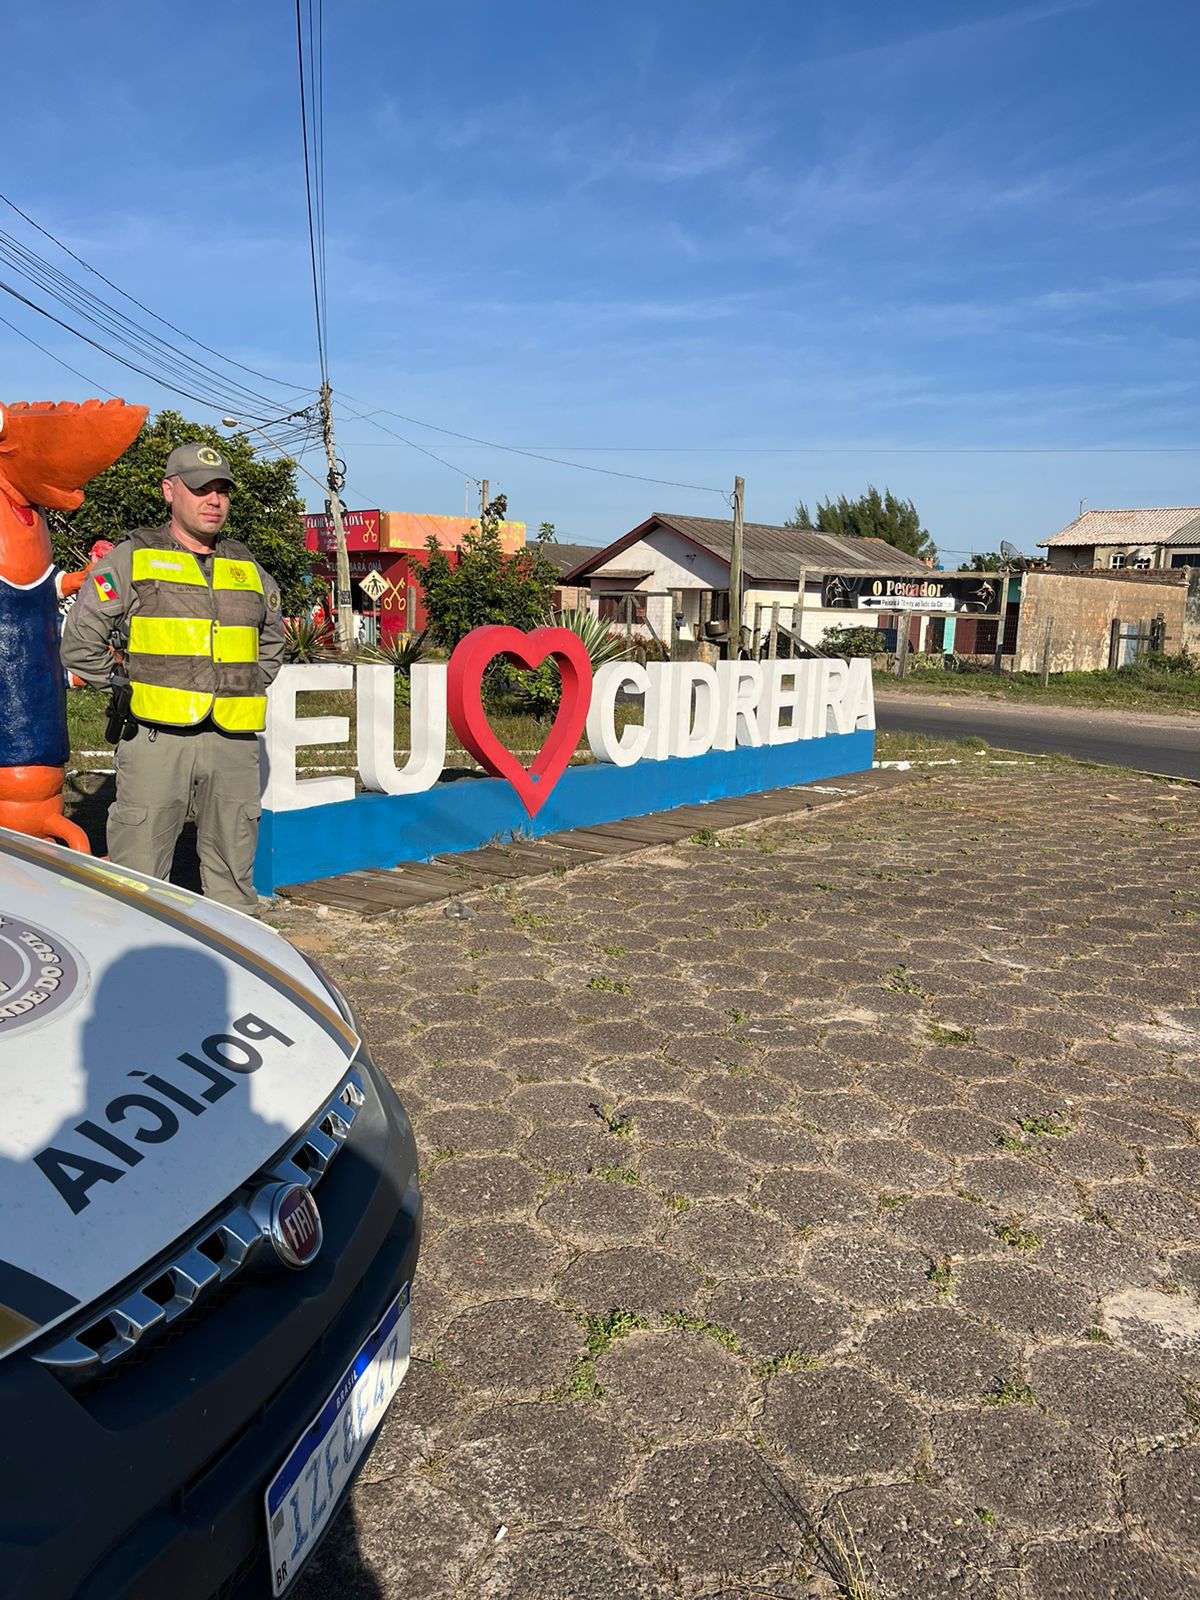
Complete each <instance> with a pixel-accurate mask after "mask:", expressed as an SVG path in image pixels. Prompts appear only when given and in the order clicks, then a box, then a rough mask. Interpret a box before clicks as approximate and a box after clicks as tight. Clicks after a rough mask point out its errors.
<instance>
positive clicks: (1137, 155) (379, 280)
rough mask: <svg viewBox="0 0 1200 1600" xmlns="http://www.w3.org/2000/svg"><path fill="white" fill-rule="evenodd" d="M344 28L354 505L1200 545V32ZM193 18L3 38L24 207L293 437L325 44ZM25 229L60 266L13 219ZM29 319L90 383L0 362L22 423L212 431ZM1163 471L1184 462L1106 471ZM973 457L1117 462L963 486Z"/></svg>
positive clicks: (1193, 15) (535, 16) (964, 9)
mask: <svg viewBox="0 0 1200 1600" xmlns="http://www.w3.org/2000/svg"><path fill="white" fill-rule="evenodd" d="M188 9H189V10H190V9H191V8H188ZM325 13H326V14H325V35H326V43H325V60H324V66H325V71H324V96H325V107H324V109H325V174H326V214H327V283H328V302H329V360H330V374H331V379H332V382H333V386H334V389H335V391H336V392H337V393H338V395H339V396H343V395H344V396H347V397H348V396H354V397H355V399H354V401H353V402H351V401H350V400H349V399H348V398H347V399H345V400H344V401H343V407H344V409H343V412H342V415H341V416H340V418H339V422H338V429H339V448H340V451H341V454H342V455H343V456H344V457H345V459H346V461H347V464H348V467H349V484H348V489H347V499H348V501H349V503H350V504H351V505H354V506H376V505H380V506H383V507H385V508H388V509H394V510H410V511H422V512H431V511H432V512H448V513H454V512H458V513H461V512H462V510H463V507H464V479H465V478H466V477H470V478H482V477H487V478H489V479H490V481H491V483H492V486H493V490H496V489H502V490H504V491H505V492H506V493H507V494H508V496H509V505H510V514H511V515H514V516H516V517H519V518H522V519H524V520H525V521H526V522H528V523H529V524H530V526H531V528H532V527H534V526H536V525H537V523H539V522H541V521H543V520H546V521H552V522H554V523H555V524H556V526H557V529H558V534H559V537H560V538H562V539H575V540H579V541H582V542H589V543H603V542H606V541H607V540H608V539H610V538H615V537H617V536H618V535H619V534H621V533H623V532H625V531H627V530H628V529H629V528H631V527H633V526H634V525H635V524H637V523H638V522H640V521H642V520H643V519H644V518H645V517H646V516H648V515H649V514H650V512H651V511H652V510H668V511H678V512H689V513H691V514H694V515H710V516H721V515H727V514H728V511H727V508H726V507H725V506H724V504H723V502H722V500H721V498H720V496H719V495H718V494H716V493H713V492H712V490H714V489H720V490H728V488H729V487H730V485H731V484H732V480H733V476H734V474H735V473H737V472H740V473H742V475H743V476H744V477H745V479H746V513H747V516H748V517H749V518H751V519H752V520H755V521H763V522H774V521H780V520H782V519H783V518H784V517H785V516H786V515H788V514H789V513H790V512H791V510H792V509H793V507H794V506H795V504H796V502H797V501H798V500H800V499H803V500H805V501H807V502H808V504H809V505H810V506H814V505H815V502H816V501H817V500H818V499H820V498H823V497H824V496H827V495H837V494H840V493H847V494H857V493H859V492H861V490H862V489H864V488H865V487H866V485H867V484H868V483H876V484H878V485H879V486H880V487H881V488H882V487H884V486H885V485H887V486H889V487H891V488H892V489H893V490H894V491H895V492H897V493H899V494H901V495H903V496H912V498H913V499H914V500H915V501H916V504H917V507H918V510H919V511H920V512H921V514H922V517H923V520H924V522H925V523H926V525H927V526H928V527H929V529H930V531H931V533H932V534H933V537H934V538H935V540H936V541H937V543H938V545H939V547H940V548H941V549H942V550H943V551H945V552H948V553H949V552H953V553H954V554H955V555H957V553H958V552H959V551H963V552H966V551H970V550H973V549H990V548H995V546H996V544H997V542H998V540H999V539H1001V538H1008V539H1010V540H1012V541H1013V542H1014V543H1016V544H1018V545H1021V546H1022V547H1024V548H1026V549H1031V548H1032V546H1033V544H1034V542H1035V541H1036V540H1037V539H1040V538H1045V537H1047V536H1048V535H1050V534H1051V533H1054V532H1055V531H1057V530H1058V529H1059V528H1060V527H1062V526H1063V525H1064V524H1065V523H1067V522H1068V521H1069V520H1070V519H1071V518H1072V517H1073V516H1074V515H1075V514H1076V512H1077V509H1078V503H1079V500H1080V498H1081V497H1086V498H1087V502H1088V504H1089V505H1090V506H1093V507H1100V506H1131V505H1196V504H1200V451H1194V450H1193V451H1191V452H1184V451H1183V450H1182V447H1186V446H1191V445H1195V444H1197V443H1198V442H1200V431H1198V430H1197V426H1196V405H1197V398H1198V391H1200V362H1198V361H1197V354H1198V350H1197V342H1198V341H1197V334H1198V331H1200V329H1198V323H1197V311H1198V308H1200V265H1198V251H1197V246H1198V244H1200V205H1198V201H1200V193H1198V190H1200V179H1198V177H1197V174H1198V173H1200V160H1198V157H1200V133H1198V125H1197V120H1196V116H1195V90H1194V62H1195V59H1196V53H1197V49H1198V47H1200V8H1197V7H1195V5H1194V4H1191V3H1189V0H1144V3H1141V4H1138V5H1134V4H1131V3H1130V0H1042V3H1038V0H1030V3H1027V4H1026V3H1020V0H1010V3H1004V4H1002V3H998V0H991V3H986V0H980V3H974V4H971V3H966V0H957V3H948V0H924V3H922V4H920V5H896V4H895V3H894V0H830V3H817V0H750V3H748V4H747V3H742V4H734V3H732V0H649V3H648V0H637V3H632V0H604V3H603V4H596V5H590V6H579V5H569V4H563V3H562V0H555V3H553V4H551V3H544V0H508V3H497V0H447V3H446V4H443V5H442V6H440V7H430V6H416V5H410V4H396V3H389V4H385V3H382V0H331V3H330V4H329V5H327V6H326V7H325ZM191 15H192V17H193V18H201V19H202V20H187V13H185V10H184V8H173V7H164V6H162V5H161V4H157V3H155V4H151V3H149V0H128V3H126V4H124V5H123V6H122V7H121V8H120V9H119V11H118V12H114V11H113V10H112V8H105V7H96V6H93V5H91V4H83V3H81V0H56V3H54V4H52V5H49V6H44V7H40V8H34V7H25V8H22V9H21V10H20V11H19V12H18V13H17V14H16V15H15V16H12V17H10V18H9V19H8V20H7V29H8V35H7V41H6V43H7V55H8V72H9V78H10V82H14V83H21V82H26V83H29V84H31V85H33V84H36V85H37V90H36V94H31V96H30V105H31V107H32V109H31V110H30V112H29V113H28V115H27V117H26V119H25V122H24V125H23V126H22V125H21V123H20V121H19V120H18V119H14V121H13V123H12V125H11V126H10V141H11V145H10V159H9V160H8V161H7V162H6V163H5V171H6V176H5V180H4V183H3V185H2V187H3V189H4V191H5V192H6V193H7V194H8V195H9V197H10V198H11V199H12V200H14V201H15V202H16V203H17V204H18V205H20V206H21V207H22V208H23V209H24V210H26V211H27V212H29V213H30V215H31V216H33V217H34V218H36V219H37V221H38V222H40V223H41V224H42V225H43V226H44V227H46V228H48V229H50V230H51V231H52V232H53V233H55V234H57V235H58V236H59V237H60V238H61V239H63V240H64V241H65V242H66V243H67V244H69V245H70V247H71V248H72V249H73V250H75V251H76V252H78V253H79V254H80V255H82V256H83V257H85V258H86V259H87V260H88V261H90V262H91V263H92V265H94V266H95V267H96V268H98V269H99V270H100V271H101V272H103V273H105V274H106V275H107V276H108V277H109V278H111V279H113V280H114V282H116V283H117V284H119V285H120V286H121V287H122V288H124V289H126V290H128V292H129V293H131V294H133V295H135V296H136V297H137V298H138V299H139V300H142V301H143V302H144V303H145V304H146V305H147V306H149V307H150V308H152V309H153V310H154V311H156V312H158V313H159V314H160V315H161V316H163V317H165V318H168V319H169V320H170V321H171V322H173V323H176V324H177V325H178V326H179V327H181V328H183V329H186V330H188V331H189V332H190V333H192V334H194V335H195V336H196V337H198V338H200V339H202V340H204V341H205V343H207V344H210V345H212V346H214V347H215V348H216V349H218V350H220V351H221V352H222V353H223V354H224V355H226V356H229V357H231V358H233V359H234V360H237V361H240V362H244V363H246V364H247V365H249V366H252V367H255V368H258V369H260V370H261V371H262V372H264V373H267V374H270V375H271V376H272V377H274V378H277V379H278V380H280V386H279V387H278V388H271V389H268V390H267V392H268V393H269V394H271V395H272V396H278V397H280V398H281V399H282V397H284V396H285V395H286V393H287V392H288V389H287V386H294V387H295V389H296V390H304V389H313V388H315V386H316V385H317V383H318V382H319V375H318V370H317V361H316V350H315V336H314V331H313V310H312V289H311V281H310V278H309V263H308V255H307V233H306V224H305V207H304V191H303V176H302V167H301V162H300V135H299V114H298V109H297V87H296V85H297V78H296V62H295V31H294V30H295V17H294V10H293V8H292V7H291V6H290V5H288V4H286V3H284V0H259V3H258V4H255V5H252V6H246V5H244V4H236V5H235V4H232V3H226V0H213V3H210V4H209V5H208V6H206V7H205V8H204V9H203V12H202V13H198V12H192V13H191ZM117 16H119V19H120V27H119V29H118V28H116V27H115V26H114V20H113V19H114V17H117ZM18 151H19V154H20V159H19V161H18V160H17V159H15V156H16V153H17V152H18ZM3 211H4V208H0V212H3ZM0 226H2V227H4V228H7V229H9V230H10V231H11V232H12V233H14V234H15V235H16V236H17V237H19V238H20V239H21V240H22V242H24V243H28V244H36V245H37V246H38V248H40V249H42V250H43V251H45V252H46V253H48V254H53V252H52V251H51V247H49V246H48V245H47V244H46V242H45V240H38V239H37V238H36V236H35V235H33V234H31V233H30V231H29V230H28V228H27V227H26V226H25V224H23V223H21V222H20V220H19V219H17V218H15V217H14V216H13V215H12V214H11V213H7V214H0ZM56 261H57V264H58V265H60V266H63V267H64V268H70V270H72V271H75V272H77V273H78V271H79V269H78V268H75V267H73V266H72V264H71V263H70V262H69V261H66V260H65V258H61V257H56ZM0 276H4V277H6V278H7V279H8V280H9V281H14V282H15V281H16V280H15V279H13V278H12V274H11V272H9V271H7V270H4V271H0ZM92 286H93V287H98V288H99V287H102V286H100V285H97V284H95V283H94V281H93V284H92ZM104 292H105V293H106V295H108V297H109V298H110V299H113V298H115V297H113V296H112V295H111V292H110V291H107V290H105V291H104ZM0 316H3V317H5V318H7V319H8V320H9V321H10V322H12V323H13V324H14V325H16V326H17V327H19V328H20V329H21V330H22V331H23V332H24V333H26V334H28V335H30V336H32V337H33V338H35V339H36V340H38V342H39V343H41V344H43V345H44V346H45V347H46V349H47V350H49V351H52V352H53V353H54V355H57V356H59V357H60V358H61V359H63V360H65V361H68V362H69V363H70V364H71V365H72V366H75V367H77V368H78V369H79V371H80V372H81V373H83V374H84V375H85V376H86V378H87V379H88V380H90V381H89V382H84V381H82V380H81V379H79V378H77V377H75V376H74V375H73V374H71V373H69V372H66V371H64V370H63V369H62V368H61V367H60V366H58V365H57V364H56V363H55V362H54V361H53V360H51V359H49V357H47V356H46V355H43V354H41V353H40V352H38V351H37V350H35V349H33V348H32V347H30V346H29V345H28V344H27V343H25V342H24V341H23V340H22V339H21V338H19V337H18V336H17V335H16V334H14V333H12V332H11V331H10V330H9V329H8V328H7V327H5V326H3V325H0V343H2V349H3V356H4V365H5V375H4V380H3V383H2V384H0V398H3V399H18V398H27V399H42V398H47V399H48V398H76V399H78V398H83V397H84V396H85V395H86V394H88V393H92V392H95V391H96V389H98V388H103V389H104V390H107V391H115V392H117V393H120V394H123V395H124V396H125V397H126V398H128V399H134V400H140V401H143V402H146V403H148V404H150V405H152V406H153V407H154V408H155V409H157V408H158V407H160V406H161V405H165V404H175V405H178V406H179V407H180V408H181V409H183V410H184V411H185V412H187V413H188V414H189V415H195V416H201V417H205V418H209V417H211V416H212V415H213V412H212V410H211V409H210V408H204V407H201V406H198V405H196V404H195V403H193V402H190V401H182V402H181V401H178V400H173V399H172V397H171V396H170V395H169V394H167V393H166V392H165V391H163V390H162V389H160V388H158V387H157V386H156V385H154V384H151V383H148V382H147V381H146V380H144V379H142V378H139V377H136V376H134V375H132V374H128V373H123V372H122V371H121V369H120V368H119V367H117V366H116V365H115V364H114V363H113V362H112V361H111V360H109V359H108V358H107V357H106V356H104V355H101V354H99V353H97V352H95V351H93V350H90V349H88V348H87V347H86V346H84V345H82V344H80V343H78V342H77V341H76V340H73V339H72V338H70V337H69V336H68V335H66V334H64V333H62V332H61V331H60V330H57V329H55V328H54V327H52V326H51V325H49V324H47V323H45V322H44V321H42V320H41V319H40V318H38V317H37V316H36V315H35V314H34V313H32V312H30V311H28V310H27V309H26V308H25V307H23V306H20V305H17V304H16V303H15V302H12V301H11V300H9V298H8V297H7V296H0ZM241 376H243V377H244V376H245V375H244V374H242V375H241ZM247 381H248V382H253V383H254V384H255V386H256V387H259V388H263V387H264V386H263V385H261V384H259V383H258V381H257V380H249V379H247ZM379 407H382V408H386V409H387V410H388V411H391V412H394V413H400V414H402V415H403V416H405V417H408V418H415V419H419V420H420V421H421V422H422V423H426V424H436V425H437V426H439V427H441V428H443V429H447V430H451V431H452V432H458V433H462V434H470V435H474V436H476V437H478V438H481V439H486V440H490V441H494V442H495V443H497V444H507V445H515V446H521V447H526V448H530V449H533V450H535V451H542V452H543V453H548V454H552V455H562V456H565V457H568V458H570V459H573V460H575V461H578V462H583V463H587V464H589V465H591V466H597V467H604V468H607V469H610V471H611V472H627V473H634V474H642V475H644V476H646V477H651V478H661V479H668V480H674V481H675V482H676V483H679V484H687V485H691V486H694V487H688V488H683V487H673V486H666V485H656V484H651V483H642V482H637V481H634V480H632V479H628V478H622V477H617V476H610V475H607V474H602V473H597V472H589V471H581V470H573V469H571V468H568V467H563V466H558V465H554V464H552V463H548V462H541V461H537V460H532V459H529V458H528V457H525V456H521V455H517V454H512V453H509V452H505V451H502V450H499V449H495V448H490V447H486V446H483V445H479V444H472V443H466V442H464V441H462V440H460V439H456V438H453V437H451V436H450V435H449V434H448V433H438V432H435V431H433V430H432V429H430V428H428V427H419V426H416V425H415V424H414V423H412V422H404V421H400V420H398V419H397V417H395V416H387V415H379V416H378V417H377V418H376V422H378V423H382V424H383V425H384V426H386V427H388V428H390V429H393V430H395V432H397V433H400V434H402V435H404V437H405V438H406V439H409V440H412V441H414V442H415V443H416V444H419V445H421V446H423V447H424V448H425V449H426V450H429V451H432V452H434V453H435V454H436V455H438V456H441V457H443V458H444V459H445V461H446V462H448V463H450V465H449V466H444V465H442V464H440V463H439V462H437V461H434V460H432V459H431V458H430V457H429V456H427V455H424V454H421V453H420V452H419V451H417V450H416V449H413V448H410V447H408V446H406V445H402V444H400V443H399V442H398V441H397V440H396V439H395V438H394V437H392V436H391V435H389V434H385V433H383V432H381V431H380V429H379V428H378V427H377V426H375V425H374V424H373V423H371V422H368V421H362V420H357V419H354V418H352V417H350V416H349V415H348V414H347V410H348V409H349V408H352V409H353V410H354V411H357V412H360V413H362V412H368V411H374V410H375V409H376V408H379ZM222 409H224V408H222ZM280 409H281V410H282V409H285V406H283V405H282V404H281V406H280ZM1156 446H1157V447H1161V446H1171V447H1176V448H1177V449H1178V450H1179V451H1180V453H1175V454H1165V453H1159V454H1155V453H1140V454H1134V453H1117V447H1123V448H1124V449H1125V450H1126V451H1130V450H1132V449H1134V448H1137V449H1139V450H1141V451H1142V452H1146V451H1148V450H1149V448H1150V447H1156ZM598 447H599V448H598ZM979 447H983V448H985V449H987V450H989V451H991V452H1000V451H1015V450H1019V449H1038V450H1041V451H1050V450H1054V449H1057V448H1060V447H1063V448H1065V447H1071V448H1073V449H1076V450H1086V451H1088V452H1091V453H1086V454H1084V453H1079V454H1049V453H1043V454H1003V453H990V454H967V453H956V452H966V451H968V450H972V449H975V448H979ZM784 452H796V453H784ZM799 452H803V453H799ZM1098 452H1104V453H1098ZM305 460H306V463H307V464H308V465H309V466H310V467H311V468H312V469H313V470H315V471H317V472H318V475H319V474H320V472H321V470H322V468H321V464H320V460H319V458H318V457H317V456H316V455H313V456H308V457H306V458H305ZM309 487H310V488H311V485H309ZM312 498H313V503H314V504H315V503H316V501H317V499H319V496H318V493H317V491H316V490H315V489H313V490H312ZM947 564H951V561H950V559H949V555H948V557H947Z"/></svg>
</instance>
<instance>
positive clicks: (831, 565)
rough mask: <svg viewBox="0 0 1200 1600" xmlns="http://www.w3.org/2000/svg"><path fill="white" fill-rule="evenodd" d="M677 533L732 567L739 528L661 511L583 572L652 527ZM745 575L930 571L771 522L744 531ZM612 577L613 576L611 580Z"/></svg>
mask: <svg viewBox="0 0 1200 1600" xmlns="http://www.w3.org/2000/svg"><path fill="white" fill-rule="evenodd" d="M654 523H659V524H661V525H662V526H663V527H665V528H671V529H673V530H674V531H675V532H676V533H678V534H680V535H681V536H682V537H683V538H685V539H690V540H691V541H692V543H693V544H698V545H700V546H702V547H703V548H704V549H705V550H710V551H711V552H712V554H713V555H715V556H716V557H717V558H718V559H719V560H721V561H724V562H728V560H729V556H730V548H731V546H732V544H733V523H732V521H730V520H729V519H727V518H720V519H718V518H716V517H677V516H673V515H671V514H670V513H668V512H665V511H656V512H655V513H654V515H653V516H652V517H651V518H650V519H649V521H647V522H645V523H643V524H642V525H641V527H639V528H635V529H634V531H633V533H632V534H626V535H625V537H624V538H623V539H618V540H616V541H614V543H613V544H611V545H609V546H607V547H606V549H605V550H595V551H591V552H590V553H589V557H590V558H585V559H584V561H582V562H580V566H579V568H576V569H575V571H576V572H578V571H580V570H581V569H585V570H594V569H595V568H596V567H598V566H601V565H603V561H604V559H608V560H612V559H613V558H614V557H615V556H617V555H618V554H619V553H620V551H621V550H622V549H624V548H627V547H628V546H629V545H630V544H631V543H633V542H635V540H636V538H639V537H642V536H643V535H644V534H645V533H648V532H649V531H650V528H651V526H652V524H654ZM742 570H743V572H744V573H745V574H746V576H747V577H749V578H754V579H757V580H759V581H760V582H764V583H769V582H773V581H778V582H782V583H789V584H791V583H795V582H796V581H797V580H798V578H799V576H800V574H801V572H805V571H807V572H812V573H817V572H879V571H887V572H894V573H898V574H904V573H909V572H920V573H922V574H927V573H928V572H929V568H928V567H927V566H926V565H925V564H924V562H922V561H918V560H917V559H916V557H915V556H910V555H906V554H905V553H904V551H902V550H897V549H896V548H895V546H894V545H890V544H885V543H884V541H883V540H882V539H843V538H840V537H839V536H838V535H837V534H833V533H818V532H816V530H815V529H812V528H783V527H776V526H774V525H773V524H771V523H766V522H747V523H745V524H744V526H743V529H742ZM609 576H612V574H609Z"/></svg>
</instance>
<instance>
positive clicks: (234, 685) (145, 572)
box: [126, 530, 279, 733]
mask: <svg viewBox="0 0 1200 1600" xmlns="http://www.w3.org/2000/svg"><path fill="white" fill-rule="evenodd" d="M157 533H158V530H154V531H153V532H151V533H150V534H149V535H140V536H139V535H138V534H134V536H133V551H132V569H131V574H130V576H131V580H132V589H133V595H134V604H133V606H132V607H131V608H130V614H129V645H128V650H127V652H126V661H127V670H128V673H129V681H130V683H131V684H132V686H133V697H132V700H131V703H130V710H131V711H132V713H133V715H134V716H135V717H136V718H137V719H138V721H139V722H156V723H162V724H165V725H166V726H168V727H191V726H193V725H195V724H196V723H198V722H203V721H204V719H205V718H206V717H209V716H211V718H212V720H213V722H214V723H215V724H216V725H217V727H218V728H223V729H224V730H225V731H226V732H227V733H257V732H259V731H260V730H261V729H262V728H263V727H265V725H266V715H267V698H266V692H265V675H264V673H263V671H262V669H261V668H260V666H259V664H258V641H259V632H260V630H261V628H262V626H263V623H264V622H265V621H266V619H267V615H268V606H267V595H266V594H265V593H264V589H265V588H266V587H270V588H273V584H272V583H271V580H270V578H269V577H267V575H266V574H264V572H263V571H262V569H261V568H260V567H259V565H258V563H257V562H256V561H255V560H254V558H253V556H251V554H250V552H249V551H248V550H247V549H246V547H245V545H242V544H239V543H238V542H237V541H236V540H233V539H223V540H221V541H219V542H218V544H217V547H216V549H217V551H218V552H219V553H217V554H214V555H213V556H212V557H211V561H209V559H207V558H206V560H205V561H203V562H202V561H201V560H200V559H198V558H197V557H196V556H194V555H192V553H191V552H190V551H188V550H184V549H182V548H180V546H178V545H177V544H175V543H174V541H172V542H171V544H170V547H169V548H163V544H162V541H161V539H160V538H158V537H156V535H157ZM143 541H144V542H143ZM209 565H211V575H210V576H206V574H205V570H204V568H205V566H209ZM264 579H265V580H266V582H265V584H264ZM271 598H272V600H273V602H274V608H277V607H278V603H279V602H278V598H277V596H274V595H272V596H271Z"/></svg>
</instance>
